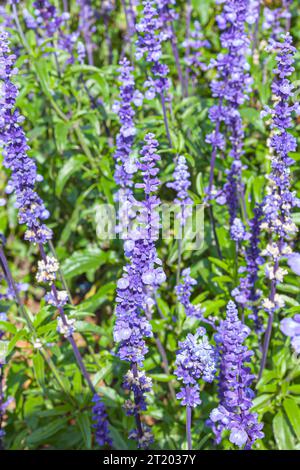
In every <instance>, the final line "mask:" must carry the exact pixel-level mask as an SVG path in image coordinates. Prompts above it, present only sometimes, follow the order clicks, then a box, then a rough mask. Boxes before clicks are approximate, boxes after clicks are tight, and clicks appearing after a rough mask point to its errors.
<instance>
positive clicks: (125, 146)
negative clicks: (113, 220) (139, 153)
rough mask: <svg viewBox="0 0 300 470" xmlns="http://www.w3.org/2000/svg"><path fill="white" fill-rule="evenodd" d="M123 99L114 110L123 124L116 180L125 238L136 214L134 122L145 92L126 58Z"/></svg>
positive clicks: (122, 70) (122, 65)
mask: <svg viewBox="0 0 300 470" xmlns="http://www.w3.org/2000/svg"><path fill="white" fill-rule="evenodd" d="M119 72H120V76H119V79H120V82H121V86H120V99H119V101H116V102H115V103H114V105H113V111H114V112H116V113H117V114H118V116H119V120H120V123H121V128H120V132H119V134H118V135H117V141H116V151H115V154H114V159H115V161H116V170H115V175H114V177H115V181H116V183H117V184H118V186H119V191H118V193H117V195H116V199H117V200H118V203H119V226H118V231H119V233H122V237H123V238H125V239H126V238H127V235H128V234H127V231H128V226H129V222H130V220H131V218H132V217H134V215H135V211H134V198H133V192H132V187H133V177H134V174H135V173H136V172H137V162H136V159H135V157H134V155H133V144H134V139H135V134H136V128H135V125H134V115H135V111H134V105H135V106H140V105H141V104H142V102H143V95H142V94H141V93H140V92H139V91H138V90H136V89H135V84H134V77H133V73H132V72H133V67H131V65H130V62H129V60H128V59H127V58H126V57H125V58H123V59H122V60H121V62H120V68H119Z"/></svg>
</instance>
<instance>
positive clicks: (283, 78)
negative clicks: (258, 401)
mask: <svg viewBox="0 0 300 470" xmlns="http://www.w3.org/2000/svg"><path fill="white" fill-rule="evenodd" d="M268 50H269V51H270V52H275V53H276V62H277V66H276V68H275V69H274V71H273V73H274V74H275V78H274V80H273V83H272V92H273V100H274V104H273V106H272V108H270V107H266V108H265V110H264V111H263V112H262V116H263V117H264V116H271V136H270V139H269V148H270V159H271V173H270V174H269V175H268V186H267V195H266V196H265V198H264V201H263V221H262V224H261V228H262V229H264V230H266V231H267V232H268V233H269V243H268V245H267V246H266V248H265V249H264V250H263V252H262V255H263V256H265V257H266V258H267V259H268V262H267V264H266V267H265V273H266V276H267V278H268V279H269V280H270V284H271V288H270V295H269V296H268V297H267V298H265V299H264V300H263V307H264V309H265V311H266V312H267V313H268V316H269V317H268V325H267V329H266V333H265V338H264V346H263V356H262V362H261V368H260V376H261V374H262V372H263V369H264V367H265V364H266V359H267V352H268V348H269V342H270V336H271V331H272V325H273V318H274V312H275V311H276V310H277V309H279V308H281V307H283V305H284V302H283V299H282V297H281V296H280V295H279V294H278V293H277V285H278V284H279V283H281V282H282V281H283V278H284V276H285V274H286V273H287V270H286V269H284V268H282V267H281V266H280V260H281V258H282V257H283V256H287V255H290V254H291V251H292V250H291V247H290V244H289V243H288V242H289V240H291V238H292V237H293V236H294V235H295V233H296V231H297V227H296V225H295V223H294V222H293V220H292V212H291V211H292V209H293V208H294V207H297V206H299V204H300V202H299V199H298V198H296V196H295V194H294V192H293V191H291V171H290V166H291V165H293V163H294V160H293V159H292V158H291V157H290V156H289V153H290V152H295V150H296V148H297V142H296V138H295V137H294V136H293V135H292V134H291V133H290V132H288V129H289V128H290V127H291V126H292V115H293V114H294V113H296V114H299V112H300V108H299V103H298V102H297V101H296V102H294V103H291V98H292V97H293V84H292V83H291V81H290V78H289V77H290V76H291V75H292V73H293V71H294V67H293V62H294V55H295V52H296V49H295V47H294V46H293V41H292V37H291V35H290V34H289V33H287V34H286V35H282V37H281V41H275V40H273V39H271V40H270V44H269V46H268Z"/></svg>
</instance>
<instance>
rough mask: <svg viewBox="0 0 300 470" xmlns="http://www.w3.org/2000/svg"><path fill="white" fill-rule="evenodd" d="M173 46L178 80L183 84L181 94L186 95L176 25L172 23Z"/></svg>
mask: <svg viewBox="0 0 300 470" xmlns="http://www.w3.org/2000/svg"><path fill="white" fill-rule="evenodd" d="M171 33H172V36H171V46H172V51H173V55H174V58H175V63H176V68H177V73H178V78H179V81H180V84H181V92H182V95H184V80H183V74H182V68H181V65H180V60H179V53H178V46H177V41H176V33H175V30H174V25H173V23H171Z"/></svg>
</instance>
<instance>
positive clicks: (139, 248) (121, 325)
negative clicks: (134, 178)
mask: <svg viewBox="0 0 300 470" xmlns="http://www.w3.org/2000/svg"><path fill="white" fill-rule="evenodd" d="M157 147H158V142H157V141H156V140H155V139H154V135H153V134H147V135H146V136H145V145H144V147H143V148H142V150H141V152H140V153H141V157H140V160H139V161H138V162H137V166H138V169H139V170H140V172H141V175H142V178H143V181H142V182H141V183H137V184H136V188H139V189H142V190H143V193H144V195H145V198H144V200H143V201H141V202H139V203H137V204H139V215H138V216H137V218H136V221H135V222H136V223H135V225H134V227H132V229H131V230H130V232H129V236H128V239H127V240H126V241H125V243H124V250H125V254H126V256H127V257H128V258H129V262H128V264H127V266H125V267H124V270H123V275H122V277H121V278H120V279H119V281H118V283H117V297H116V302H117V307H116V323H115V327H114V339H115V341H116V342H117V343H119V350H118V355H119V357H120V359H121V360H124V361H126V362H128V363H129V364H130V370H129V371H128V373H127V374H126V376H125V380H124V387H125V388H126V389H127V390H129V391H132V392H133V396H134V401H130V400H128V401H127V402H126V405H125V406H126V409H127V413H128V414H131V415H134V416H135V418H136V421H137V429H136V430H134V431H133V432H132V433H131V436H137V438H138V443H139V446H140V447H146V446H147V445H148V444H149V439H150V434H149V432H148V431H145V432H144V430H143V428H142V426H141V423H140V417H139V413H140V411H143V410H145V409H146V401H145V393H146V392H149V391H150V389H151V381H150V380H149V379H148V378H147V377H146V376H145V374H144V371H143V370H142V367H143V363H144V358H145V354H146V353H147V351H148V348H147V346H146V342H145V338H147V337H148V338H149V337H151V336H152V330H151V325H150V323H149V320H150V319H151V315H152V309H153V305H154V303H155V301H154V295H155V291H156V289H157V287H158V286H159V285H160V284H161V283H163V282H164V281H165V279H166V276H165V273H164V271H163V269H162V263H161V260H160V259H159V258H158V256H157V252H156V248H155V240H157V238H158V234H159V216H158V214H157V213H156V208H157V206H158V205H159V202H160V201H159V199H158V197H157V196H156V194H155V193H156V192H157V191H158V188H159V184H160V182H159V179H158V178H157V176H156V175H157V173H158V171H159V169H158V168H157V162H158V160H160V157H159V155H158V154H157V153H156V152H157ZM147 436H148V437H149V439H148V437H147ZM146 437H147V439H146Z"/></svg>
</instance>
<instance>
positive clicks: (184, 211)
mask: <svg viewBox="0 0 300 470" xmlns="http://www.w3.org/2000/svg"><path fill="white" fill-rule="evenodd" d="M190 186H191V182H190V173H189V169H188V166H187V163H186V159H185V158H184V157H183V156H179V157H178V160H177V162H176V166H175V171H174V181H172V182H170V183H167V187H168V188H172V189H174V191H176V192H177V197H176V198H175V199H174V203H175V204H178V206H180V212H179V213H178V214H176V217H177V218H178V219H179V220H180V224H181V225H182V226H184V225H185V222H186V219H187V218H188V217H189V216H190V215H191V214H192V205H193V201H192V199H191V198H190V197H189V195H188V189H189V187H190Z"/></svg>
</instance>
